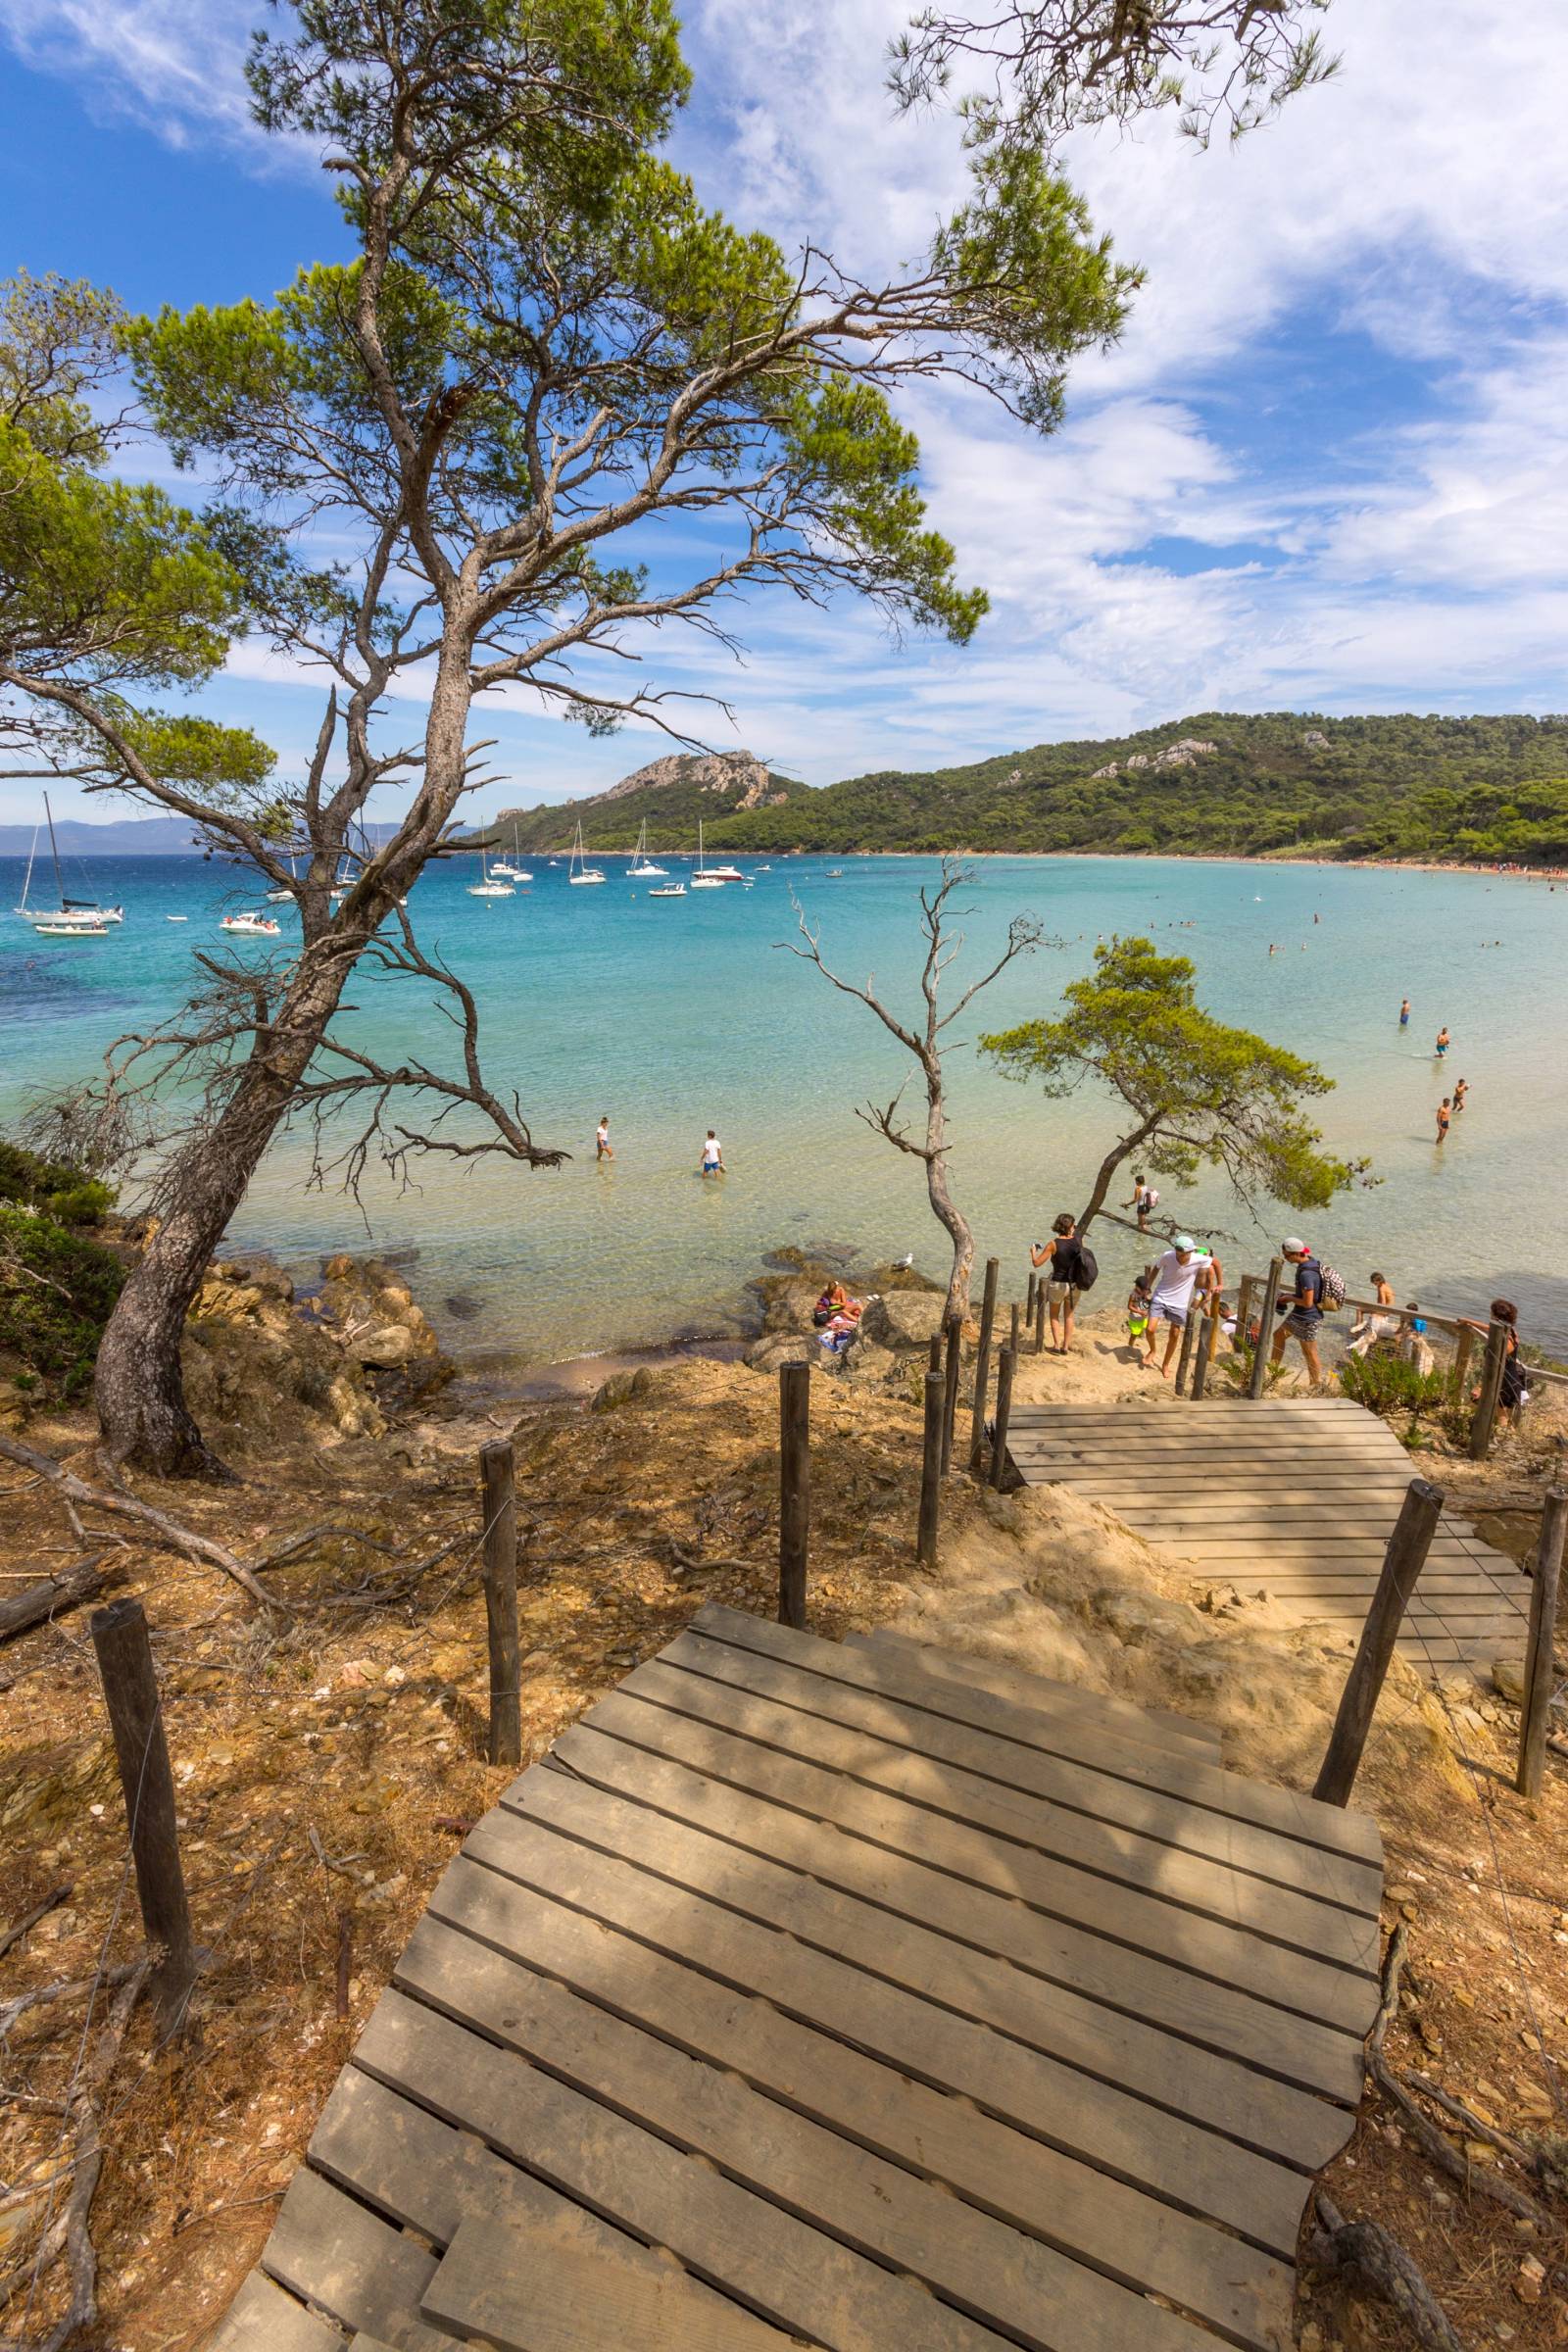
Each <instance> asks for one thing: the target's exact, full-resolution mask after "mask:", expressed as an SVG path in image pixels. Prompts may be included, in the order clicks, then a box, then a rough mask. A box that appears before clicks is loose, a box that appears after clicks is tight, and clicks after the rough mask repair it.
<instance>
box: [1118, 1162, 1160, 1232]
mask: <svg viewBox="0 0 1568 2352" xmlns="http://www.w3.org/2000/svg"><path fill="white" fill-rule="evenodd" d="M1122 1206H1123V1208H1130V1209H1131V1210H1132V1212H1133V1214H1134V1216H1136V1218H1137V1219H1138V1230H1139V1232H1140V1233H1147V1232H1148V1231H1149V1220H1150V1218H1151V1217H1152V1215H1153V1213H1154V1211H1155V1209H1156V1208H1157V1207H1158V1206H1159V1195H1158V1193H1157V1192H1155V1190H1154V1188H1153V1186H1152V1184H1146V1183H1145V1182H1144V1180H1143V1178H1142V1177H1141V1176H1135V1177H1134V1178H1133V1197H1132V1199H1131V1200H1130V1201H1123V1202H1122Z"/></svg>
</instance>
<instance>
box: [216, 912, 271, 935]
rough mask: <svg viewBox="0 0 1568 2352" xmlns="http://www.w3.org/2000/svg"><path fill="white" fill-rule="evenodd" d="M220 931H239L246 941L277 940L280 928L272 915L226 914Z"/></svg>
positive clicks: (220, 925)
mask: <svg viewBox="0 0 1568 2352" xmlns="http://www.w3.org/2000/svg"><path fill="white" fill-rule="evenodd" d="M218 927H219V929H220V930H221V931H238V932H239V933H240V934H241V935H242V937H244V938H246V939H276V938H277V936H278V926H277V925H276V923H274V922H273V920H272V918H271V916H270V914H225V915H224V917H223V919H222V921H221V923H220V924H219V926H218Z"/></svg>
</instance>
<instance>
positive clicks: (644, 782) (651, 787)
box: [472, 752, 807, 856]
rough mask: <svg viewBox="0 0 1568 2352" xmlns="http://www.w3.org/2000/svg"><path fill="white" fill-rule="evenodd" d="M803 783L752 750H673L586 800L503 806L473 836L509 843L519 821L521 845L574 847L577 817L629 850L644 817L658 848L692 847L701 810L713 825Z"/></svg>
mask: <svg viewBox="0 0 1568 2352" xmlns="http://www.w3.org/2000/svg"><path fill="white" fill-rule="evenodd" d="M806 790H807V787H806V786H805V785H804V784H795V783H792V782H791V781H790V779H789V777H788V776H779V775H775V774H774V773H773V771H772V769H771V768H769V767H765V766H764V765H763V764H762V762H761V760H756V759H754V758H753V757H752V754H751V753H750V752H671V753H670V754H668V756H667V757H666V758H664V759H662V760H650V761H649V763H648V765H647V766H646V767H639V768H638V769H636V771H635V772H634V773H633V774H631V775H629V776H622V778H621V780H620V782H619V783H618V784H612V786H611V787H610V790H609V791H608V792H598V793H594V794H592V795H591V796H590V797H589V798H588V799H587V800H582V801H565V802H562V803H560V804H558V805H556V806H554V807H547V808H542V809H541V808H535V809H502V810H501V812H500V814H499V815H498V816H497V817H496V818H495V820H494V822H493V823H492V824H491V825H490V827H489V828H488V830H487V831H486V833H484V834H483V835H482V836H481V835H480V834H478V833H477V832H476V833H475V834H474V835H473V837H472V838H473V839H474V840H475V841H476V842H477V841H478V840H480V839H481V838H482V839H484V840H486V841H489V842H490V843H491V844H492V845H493V846H495V847H497V848H502V847H504V848H506V849H511V847H512V842H513V830H514V827H515V830H516V841H517V847H518V849H519V850H527V851H528V852H530V853H531V854H532V855H535V856H537V855H539V854H540V853H542V852H544V851H546V850H564V849H567V848H569V847H570V844H571V837H572V833H573V830H574V829H575V827H576V826H577V824H578V823H579V822H580V823H581V825H582V831H583V839H584V841H585V842H586V843H587V845H588V847H589V848H590V849H591V850H632V849H635V848H636V846H637V834H638V831H639V828H640V827H641V826H642V824H643V822H644V820H645V819H646V820H647V824H648V831H649V838H650V840H651V842H652V844H653V846H654V848H655V849H665V850H672V849H692V850H695V849H696V847H697V822H698V819H699V817H700V818H701V819H702V821H703V824H704V826H705V828H707V829H708V830H713V829H714V828H715V827H716V826H717V824H718V822H719V820H720V819H721V818H724V817H726V816H731V815H736V816H739V815H742V814H744V813H745V812H746V811H749V810H752V809H783V808H784V806H785V805H786V803H788V802H789V800H790V799H791V797H792V795H799V794H802V793H804V792H806Z"/></svg>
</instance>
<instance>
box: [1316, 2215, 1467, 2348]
mask: <svg viewBox="0 0 1568 2352" xmlns="http://www.w3.org/2000/svg"><path fill="white" fill-rule="evenodd" d="M1317 2210H1318V2217H1319V2219H1320V2221H1321V2222H1322V2223H1323V2225H1324V2227H1323V2228H1322V2229H1316V2230H1314V2231H1313V2233H1312V2235H1311V2237H1310V2238H1309V2239H1308V2241H1307V2244H1308V2250H1309V2252H1310V2254H1311V2257H1312V2260H1313V2261H1314V2262H1316V2263H1321V2264H1322V2265H1323V2267H1324V2268H1325V2269H1326V2270H1341V2269H1347V2270H1348V2269H1353V2270H1356V2271H1359V2273H1360V2274H1361V2277H1362V2278H1364V2279H1365V2280H1366V2282H1367V2284H1368V2285H1369V2286H1370V2287H1371V2288H1372V2289H1373V2290H1374V2292H1375V2293H1377V2294H1380V2295H1381V2296H1382V2297H1383V2299H1384V2301H1385V2302H1386V2303H1391V2304H1392V2305H1393V2306H1394V2309H1395V2310H1396V2311H1397V2313H1398V2314H1399V2317H1400V2318H1401V2319H1402V2320H1403V2321H1404V2324H1405V2326H1406V2327H1408V2328H1409V2330H1410V2332H1411V2334H1412V2335H1413V2336H1414V2337H1415V2340H1416V2342H1417V2343H1418V2344H1419V2345H1420V2346H1421V2348H1422V2352H1464V2345H1463V2344H1462V2343H1461V2342H1460V2340H1459V2338H1458V2336H1457V2335H1456V2334H1455V2333H1454V2331H1453V2327H1452V2326H1451V2325H1450V2323H1449V2321H1448V2319H1447V2316H1446V2313H1445V2312H1444V2311H1443V2309H1442V2307H1441V2306H1440V2305H1439V2303H1438V2302H1437V2301H1436V2299H1435V2298H1434V2296H1433V2293H1432V2289H1431V2288H1430V2287H1429V2286H1428V2284H1427V2282H1426V2280H1425V2279H1424V2278H1422V2276H1421V2273H1420V2272H1419V2271H1418V2270H1417V2268H1416V2266H1415V2264H1414V2263H1413V2262H1412V2261H1411V2259H1410V2257H1409V2255H1408V2254H1407V2253H1406V2252H1405V2250H1404V2248H1403V2247H1402V2246H1401V2245H1400V2244H1399V2242H1398V2239H1397V2238H1395V2237H1391V2236H1390V2234H1389V2232H1388V2230H1387V2229H1384V2227H1383V2225H1382V2223H1381V2222H1348V2221H1347V2220H1346V2218H1345V2216H1344V2214H1343V2213H1341V2211H1340V2209H1339V2207H1338V2206H1337V2205H1336V2204H1335V2202H1334V2200H1333V2198H1332V2197H1330V2196H1329V2195H1328V2194H1327V2192H1326V2191H1325V2190H1324V2189H1321V2188H1320V2189H1319V2190H1318V2192H1317Z"/></svg>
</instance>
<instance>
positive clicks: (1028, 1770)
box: [641, 1633, 1381, 1953]
mask: <svg viewBox="0 0 1568 2352" xmlns="http://www.w3.org/2000/svg"><path fill="white" fill-rule="evenodd" d="M666 1661H667V1664H666V1663H665V1662H666ZM675 1668H679V1669H680V1670H681V1671H682V1672H684V1673H687V1674H690V1675H692V1676H694V1677H702V1678H705V1679H711V1680H713V1681H717V1682H726V1683H729V1684H731V1685H733V1686H735V1687H736V1688H738V1689H741V1690H744V1691H752V1692H755V1693H756V1694H757V1695H758V1696H760V1697H764V1698H768V1699H771V1700H773V1701H775V1702H776V1703H780V1704H782V1705H785V1706H787V1707H790V1708H791V1709H793V1710H794V1711H795V1712H796V1713H797V1714H798V1715H799V1714H810V1715H820V1716H823V1717H825V1718H827V1719H828V1720H829V1721H831V1722H834V1723H839V1724H842V1725H844V1726H845V1727H846V1728H847V1729H849V1730H852V1731H858V1732H863V1733H867V1734H869V1735H870V1736H871V1737H873V1738H875V1739H877V1740H884V1741H886V1742H887V1743H888V1744H889V1745H892V1746H899V1747H903V1748H906V1749H907V1750H908V1751H909V1752H910V1753H911V1754H913V1755H915V1756H917V1757H919V1758H920V1759H921V1761H922V1762H924V1763H926V1764H929V1765H935V1766H938V1767H952V1768H954V1769H956V1770H957V1771H959V1772H962V1773H964V1774H965V1775H974V1776H976V1777H978V1778H979V1779H981V1780H984V1781H989V1782H991V1783H993V1784H994V1785H996V1786H997V1788H998V1789H999V1791H1005V1792H1006V1793H1007V1794H1008V1795H1009V1796H1012V1797H1014V1798H1022V1799H1026V1800H1029V1801H1031V1802H1033V1803H1034V1804H1035V1805H1036V1806H1037V1807H1038V1808H1041V1809H1042V1810H1041V1823H1042V1827H1044V1824H1045V1821H1046V1819H1047V1818H1048V1817H1049V1820H1050V1824H1051V1834H1052V1836H1053V1837H1054V1838H1062V1837H1064V1836H1065V1837H1068V1838H1072V1839H1074V1840H1075V1842H1076V1843H1077V1845H1078V1847H1079V1849H1080V1851H1082V1852H1086V1853H1087V1852H1092V1853H1094V1854H1097V1855H1099V1856H1101V1857H1102V1858H1103V1863H1104V1866H1105V1867H1106V1868H1107V1869H1109V1868H1111V1866H1112V1864H1115V1865H1117V1866H1118V1867H1117V1875H1122V1874H1124V1873H1127V1874H1130V1875H1131V1877H1132V1879H1133V1883H1134V1884H1135V1885H1138V1886H1147V1885H1152V1884H1158V1885H1160V1886H1162V1887H1168V1888H1170V1889H1172V1890H1174V1891H1176V1892H1178V1893H1181V1892H1182V1891H1183V1890H1185V1891H1186V1892H1187V1894H1188V1895H1189V1896H1190V1897H1191V1899H1193V1900H1195V1901H1198V1902H1201V1903H1212V1902H1213V1901H1214V1900H1216V1899H1217V1900H1218V1901H1219V1902H1220V1903H1221V1904H1222V1905H1223V1906H1224V1908H1225V1909H1226V1910H1227V1911H1228V1912H1229V1913H1230V1914H1231V1915H1233V1916H1235V1917H1236V1918H1237V1919H1240V1920H1243V1921H1245V1922H1246V1924H1248V1925H1249V1926H1252V1925H1254V1924H1258V1925H1261V1926H1262V1927H1263V1928H1264V1931H1265V1932H1267V1929H1268V1923H1270V1922H1272V1928H1273V1931H1274V1932H1275V1933H1276V1934H1277V1936H1279V1937H1280V1939H1282V1940H1283V1939H1285V1938H1286V1937H1290V1938H1293V1939H1294V1940H1296V1941H1298V1942H1299V1943H1300V1945H1301V1947H1302V1948H1303V1949H1304V1950H1308V1951H1312V1950H1321V1951H1329V1952H1336V1953H1337V1952H1339V1951H1341V1950H1346V1951H1356V1950H1359V1949H1360V1948H1361V1940H1360V1938H1359V1936H1357V1935H1356V1934H1355V1932H1354V1928H1353V1918H1354V1916H1356V1915H1359V1916H1360V1917H1362V1918H1365V1917H1368V1916H1373V1915H1375V1914H1376V1911H1377V1908H1378V1903H1379V1899H1380V1887H1381V1881H1380V1876H1379V1873H1378V1871H1377V1870H1376V1869H1375V1868H1374V1867H1372V1866H1371V1865H1369V1864H1367V1863H1364V1862H1361V1861H1357V1860H1354V1859H1352V1858H1349V1857H1346V1856H1342V1855H1337V1854H1331V1853H1327V1852H1325V1851H1324V1850H1323V1848H1321V1847H1319V1846H1308V1845H1304V1844H1300V1843H1299V1842H1298V1841H1297V1840H1295V1839H1293V1838H1287V1837H1285V1836H1283V1835H1281V1834H1279V1833H1277V1832H1275V1831H1272V1830H1263V1829H1258V1828H1256V1827H1254V1826H1253V1825H1252V1824H1251V1823H1250V1822H1244V1821H1237V1820H1234V1819H1232V1818H1230V1817H1228V1816H1226V1815H1224V1814H1220V1813H1209V1812H1203V1811H1201V1810H1200V1809H1199V1808H1197V1807H1196V1806H1193V1805H1190V1804H1187V1803H1184V1802H1183V1801H1182V1800H1181V1799H1180V1798H1176V1797H1168V1796H1165V1795H1163V1794H1161V1793H1160V1792H1159V1791H1158V1790H1156V1789H1144V1788H1142V1787H1138V1786H1136V1785H1135V1784H1134V1783H1133V1782H1131V1781H1126V1780H1117V1779H1114V1778H1112V1777H1111V1776H1109V1775H1108V1774H1105V1773H1098V1772H1096V1771H1094V1770H1092V1769H1091V1768H1089V1767H1087V1766H1084V1765H1079V1764H1072V1763H1067V1762H1065V1761H1063V1760H1062V1759H1060V1758H1058V1757H1056V1756H1049V1755H1046V1754H1044V1753H1043V1752H1042V1751H1041V1750H1039V1749H1036V1748H1026V1747H1024V1746H1022V1745H1020V1744H1019V1743H1018V1742H1017V1741H1015V1740H1001V1739H998V1738H997V1737H996V1736H995V1735H994V1734H992V1733H990V1732H982V1731H976V1730H973V1729H971V1728H970V1727H969V1726H968V1725H966V1724H960V1723H956V1722H955V1721H953V1720H952V1719H951V1718H950V1717H947V1716H939V1715H933V1714H932V1713H931V1712H930V1711H929V1710H928V1709H925V1708H922V1707H918V1706H914V1705H910V1704H908V1703H907V1702H903V1701H895V1700H892V1699H885V1698H881V1697H879V1696H877V1695H876V1694H875V1692H874V1691H862V1690H858V1689H856V1688H854V1687H853V1686H852V1685H850V1684H848V1683H844V1682H839V1681H837V1680H833V1679H830V1678H829V1677H827V1676H825V1675H819V1674H815V1673H808V1672H807V1671H806V1670H804V1669H803V1668H801V1667H798V1666H790V1665H785V1664H784V1663H782V1662H781V1661H779V1660H777V1659H773V1658H768V1657H766V1656H764V1655H763V1654H762V1653H761V1652H760V1650H756V1649H747V1650H741V1649H739V1648H737V1647H735V1646H733V1645H732V1644H731V1643H730V1642H715V1641H712V1640H710V1639H709V1638H707V1637H705V1636H703V1635H698V1634H691V1633H687V1634H681V1635H679V1636H678V1637H677V1638H676V1640H675V1641H673V1642H670V1643H669V1644H668V1646H667V1647H666V1648H665V1649H664V1650H662V1652H661V1653H660V1660H659V1662H658V1670H659V1671H663V1672H667V1671H670V1670H673V1669H675ZM641 1671H642V1672H645V1673H646V1672H649V1671H651V1669H649V1668H644V1669H642V1670H641ZM1194 1769H1196V1768H1194ZM1223 1777H1225V1776H1223V1775H1220V1774H1217V1773H1216V1775H1215V1778H1216V1779H1218V1778H1223ZM1210 1872H1214V1873H1217V1874H1219V1876H1218V1878H1217V1879H1213V1878H1211V1877H1210V1875H1209V1874H1210ZM1221 1885H1222V1886H1223V1892H1220V1891H1219V1889H1220V1887H1221ZM1337 1915H1338V1916H1337Z"/></svg>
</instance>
